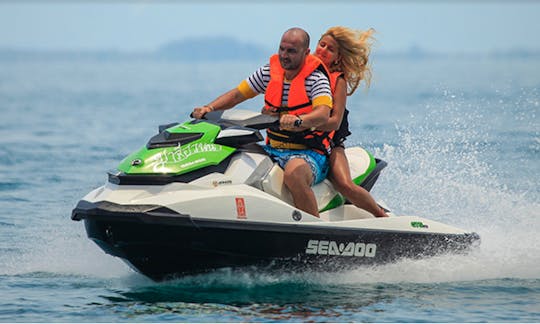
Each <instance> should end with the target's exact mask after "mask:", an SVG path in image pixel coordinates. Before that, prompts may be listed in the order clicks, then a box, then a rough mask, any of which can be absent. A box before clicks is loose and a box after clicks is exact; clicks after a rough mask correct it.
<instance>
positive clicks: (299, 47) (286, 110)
mask: <svg viewBox="0 0 540 324" xmlns="http://www.w3.org/2000/svg"><path fill="white" fill-rule="evenodd" d="M309 52H310V50H309V35H308V34H307V32H305V31H304V30H302V29H300V28H291V29H289V30H287V31H286V32H285V33H284V34H283V36H282V38H281V42H280V44H279V51H278V54H277V55H274V56H272V57H271V58H270V63H269V64H267V65H265V66H263V67H261V68H259V69H258V70H257V71H256V72H255V73H253V74H252V75H251V76H250V77H249V78H247V79H246V80H244V81H242V82H241V83H240V84H239V85H238V87H236V88H234V89H232V90H230V91H228V92H226V93H224V94H223V95H221V96H219V97H218V98H216V99H215V100H213V101H212V102H211V103H210V104H208V105H205V106H202V107H197V108H195V109H194V110H193V116H194V117H195V118H202V117H203V116H204V114H206V113H208V112H210V111H213V110H225V109H229V108H232V107H234V106H236V105H237V104H239V103H241V102H243V101H245V100H247V99H249V98H253V97H255V96H256V95H258V94H260V93H264V94H265V103H266V106H265V108H263V112H266V113H274V114H279V115H280V127H277V128H271V129H268V130H267V135H268V138H267V144H268V145H266V146H265V147H264V149H265V150H266V151H267V152H268V153H269V155H270V156H271V157H272V158H273V159H274V160H275V161H277V162H278V163H279V165H280V166H281V167H282V168H283V170H284V184H285V186H286V187H287V188H288V189H289V191H290V192H291V195H292V197H293V200H294V204H295V205H296V207H297V208H299V209H301V210H303V211H305V212H308V213H310V214H312V215H315V216H317V217H318V216H319V210H318V207H317V200H316V198H315V194H314V193H313V190H312V189H311V185H312V184H313V183H318V182H320V181H322V180H324V178H325V177H326V175H327V173H328V160H327V153H328V152H329V149H330V147H329V141H328V139H327V138H326V134H323V133H322V132H317V131H314V129H315V128H316V127H318V126H321V125H323V124H325V123H326V122H327V121H328V118H329V117H330V109H332V92H331V89H330V83H329V81H328V77H327V72H326V71H325V70H324V65H323V64H322V62H321V61H320V60H318V59H317V58H315V57H314V56H313V55H310V54H309Z"/></svg>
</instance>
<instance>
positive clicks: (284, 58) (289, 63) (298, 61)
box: [278, 32, 309, 70]
mask: <svg viewBox="0 0 540 324" xmlns="http://www.w3.org/2000/svg"><path fill="white" fill-rule="evenodd" d="M308 53H309V49H308V48H305V47H304V46H303V40H302V37H301V36H300V35H298V33H293V32H288V33H285V35H283V37H282V38H281V43H279V51H278V54H279V63H280V64H281V67H282V68H283V69H284V70H297V69H299V68H300V67H301V66H302V64H303V62H304V59H305V58H306V55H307V54H308Z"/></svg>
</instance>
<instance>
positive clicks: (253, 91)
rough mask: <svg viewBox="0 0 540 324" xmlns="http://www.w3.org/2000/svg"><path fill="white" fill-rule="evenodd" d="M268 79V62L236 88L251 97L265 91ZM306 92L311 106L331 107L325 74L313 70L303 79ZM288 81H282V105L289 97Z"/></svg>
mask: <svg viewBox="0 0 540 324" xmlns="http://www.w3.org/2000/svg"><path fill="white" fill-rule="evenodd" d="M269 81H270V64H266V65H264V66H261V67H260V68H259V69H258V70H257V71H255V72H254V73H253V74H252V75H251V76H249V77H248V78H247V79H245V80H243V81H242V82H241V83H240V84H239V85H238V90H240V92H241V93H242V94H243V95H244V96H245V97H246V98H253V97H255V96H256V95H258V94H261V93H265V91H266V87H267V86H268V82H269ZM305 84H306V93H307V96H308V98H309V99H310V100H311V101H312V104H313V107H316V106H319V105H327V106H329V107H330V108H332V91H331V89H330V82H329V81H328V78H327V77H326V75H325V74H324V73H323V72H321V71H319V70H315V71H313V72H312V73H311V74H310V75H309V76H308V77H307V78H306V81H305ZM289 88H290V83H289V82H287V81H284V83H283V96H282V103H281V105H282V106H287V103H288V98H289Z"/></svg>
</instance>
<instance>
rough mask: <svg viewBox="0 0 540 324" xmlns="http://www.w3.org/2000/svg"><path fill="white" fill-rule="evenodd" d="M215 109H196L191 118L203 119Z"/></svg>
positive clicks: (207, 107)
mask: <svg viewBox="0 0 540 324" xmlns="http://www.w3.org/2000/svg"><path fill="white" fill-rule="evenodd" d="M212 110H213V109H212V108H211V107H209V106H202V107H196V108H194V109H193V112H192V113H191V116H192V117H193V118H196V119H201V118H203V117H204V115H206V113H209V112H211V111H212Z"/></svg>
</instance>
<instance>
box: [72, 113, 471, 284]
mask: <svg viewBox="0 0 540 324" xmlns="http://www.w3.org/2000/svg"><path fill="white" fill-rule="evenodd" d="M276 122H278V121H277V120H276V118H275V117H272V116H268V115H263V114H260V113H255V112H251V111H248V110H241V109H233V110H227V111H225V112H212V113H208V114H207V115H206V117H205V119H203V120H188V121H186V122H184V123H174V124H170V125H163V126H160V127H159V131H158V134H157V135H155V136H153V137H152V138H150V140H149V141H148V142H147V143H146V145H144V146H143V147H141V148H140V149H139V150H138V151H136V152H134V153H132V154H130V155H129V156H127V157H126V158H125V159H124V160H122V161H121V162H120V164H119V165H118V167H117V169H116V170H114V171H110V172H109V173H108V180H107V182H106V183H105V184H104V185H103V186H101V187H99V188H97V189H95V190H93V191H91V192H90V193H88V194H87V195H86V196H85V197H84V198H82V200H80V201H79V202H78V204H77V206H76V207H75V208H74V209H73V211H72V216H71V218H72V219H73V220H75V221H83V222H84V225H85V228H86V232H87V234H88V237H89V238H90V239H91V240H93V241H94V242H95V243H96V244H97V245H98V246H99V247H100V248H101V249H103V251H105V252H106V253H108V254H111V255H113V256H116V257H119V258H121V259H123V260H124V261H126V262H127V263H128V264H129V265H130V266H131V267H132V268H133V269H135V270H136V271H138V272H140V273H142V274H144V275H146V276H148V277H150V278H151V279H154V280H158V281H159V280H164V279H170V278H174V277H177V276H182V275H186V274H195V273H201V272H207V271H212V270H214V269H218V268H226V267H231V268H236V267H251V266H255V267H263V268H268V269H285V270H286V271H293V270H295V269H299V270H301V269H305V268H315V269H320V270H324V271H337V270H343V269H346V268H350V267H357V266H359V265H374V264H382V263H388V262H394V261H396V260H399V259H402V258H425V257H430V256H434V255H438V254H442V253H464V252H466V251H468V250H470V249H471V248H472V247H473V246H475V245H477V244H478V243H479V240H480V238H479V236H478V235H477V234H476V233H474V232H469V231H466V230H463V229H459V228H456V227H453V226H450V225H446V224H443V223H440V222H437V221H433V220H429V219H425V218H421V217H418V216H396V215H394V214H393V213H391V212H390V211H389V210H388V207H387V206H386V205H384V204H383V203H382V202H379V203H380V205H381V206H383V207H384V208H385V209H386V210H388V214H389V215H390V217H386V218H375V217H374V216H373V215H372V214H370V213H369V212H367V211H365V210H362V209H360V208H357V207H355V206H354V205H352V204H350V203H349V202H348V201H347V200H346V199H345V198H344V197H342V196H341V195H340V194H339V193H338V192H337V191H336V190H335V189H334V188H333V186H332V184H331V183H330V181H329V180H324V181H323V182H321V183H319V184H317V185H315V186H313V190H314V192H315V195H316V197H317V202H318V207H319V209H320V211H321V212H320V217H316V216H314V215H311V214H308V213H306V212H304V211H302V210H299V209H297V208H296V207H295V206H294V204H293V201H292V197H291V195H290V193H289V192H288V190H287V189H286V188H285V187H284V185H283V170H282V169H281V168H280V167H279V166H278V164H277V163H275V162H274V161H272V159H271V158H270V157H269V156H268V155H267V153H266V152H265V151H264V150H263V149H262V147H261V145H260V144H259V142H261V141H262V140H263V136H262V134H261V130H263V129H265V128H267V127H269V126H271V125H275V124H276ZM346 154H347V158H348V160H349V164H350V169H351V174H352V175H353V179H354V182H355V183H356V184H358V185H360V186H362V187H364V188H365V189H367V190H368V191H369V190H371V188H372V187H373V185H374V184H375V182H376V181H377V179H378V177H379V175H380V173H381V171H382V170H383V169H384V168H385V166H386V162H384V161H382V160H380V159H376V158H375V157H373V155H372V154H370V153H369V152H367V151H366V150H364V149H363V148H360V147H351V148H347V149H346Z"/></svg>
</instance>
